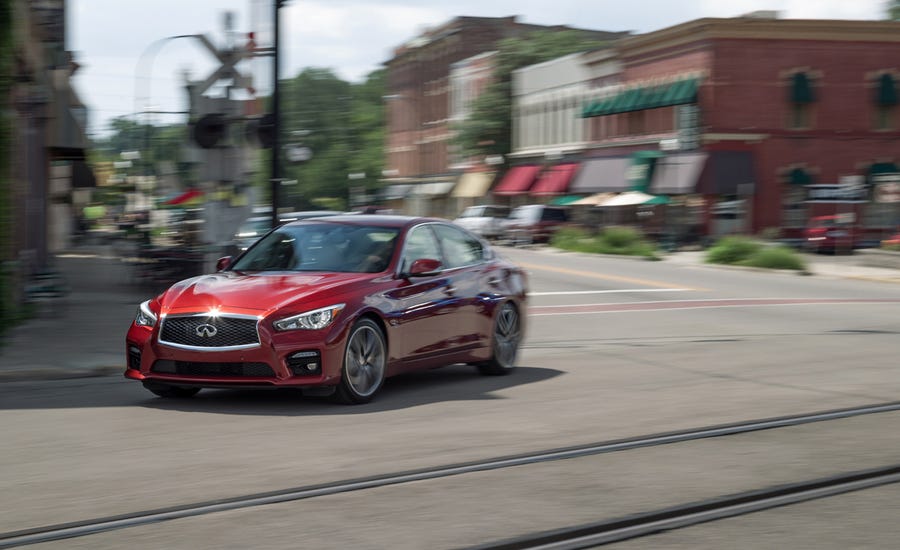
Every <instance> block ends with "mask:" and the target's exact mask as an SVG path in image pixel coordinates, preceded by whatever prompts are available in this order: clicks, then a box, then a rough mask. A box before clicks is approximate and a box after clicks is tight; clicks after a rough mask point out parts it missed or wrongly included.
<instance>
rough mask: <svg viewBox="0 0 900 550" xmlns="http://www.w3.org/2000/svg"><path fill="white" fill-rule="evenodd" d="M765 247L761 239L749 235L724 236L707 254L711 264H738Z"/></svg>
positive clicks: (707, 259) (708, 261) (707, 260)
mask: <svg viewBox="0 0 900 550" xmlns="http://www.w3.org/2000/svg"><path fill="white" fill-rule="evenodd" d="M762 247H763V245H762V243H760V242H759V241H756V240H753V239H750V238H748V237H724V238H722V239H719V241H717V242H716V244H714V245H713V247H712V248H710V249H709V252H707V254H706V262H707V263H711V264H736V263H739V262H742V261H744V260H747V259H748V258H750V257H751V256H753V255H754V254H756V253H757V252H758V251H759V250H760V249H761V248H762Z"/></svg>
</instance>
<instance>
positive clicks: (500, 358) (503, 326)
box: [478, 302, 522, 376]
mask: <svg viewBox="0 0 900 550" xmlns="http://www.w3.org/2000/svg"><path fill="white" fill-rule="evenodd" d="M521 343H522V319H521V317H520V316H519V310H518V309H517V308H516V306H515V304H513V303H512V302H506V303H504V304H503V305H502V306H500V311H499V312H498V313H497V318H496V319H495V320H494V332H493V335H492V336H491V348H492V356H491V358H490V359H489V360H487V361H486V362H484V363H481V364H479V365H478V370H479V372H481V374H488V375H494V376H496V375H503V374H509V373H510V372H512V370H513V369H514V368H516V358H517V357H518V355H519V345H520V344H521Z"/></svg>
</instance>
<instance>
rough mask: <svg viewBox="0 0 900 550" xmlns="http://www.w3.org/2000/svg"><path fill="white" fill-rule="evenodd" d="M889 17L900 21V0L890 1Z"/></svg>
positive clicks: (888, 4)
mask: <svg viewBox="0 0 900 550" xmlns="http://www.w3.org/2000/svg"><path fill="white" fill-rule="evenodd" d="M887 18H888V19H890V20H892V21H900V0H889V1H888V3H887Z"/></svg>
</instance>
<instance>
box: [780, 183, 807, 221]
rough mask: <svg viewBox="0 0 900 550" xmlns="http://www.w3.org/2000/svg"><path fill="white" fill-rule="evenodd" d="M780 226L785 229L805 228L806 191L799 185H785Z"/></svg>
mask: <svg viewBox="0 0 900 550" xmlns="http://www.w3.org/2000/svg"><path fill="white" fill-rule="evenodd" d="M782 197H783V200H782V209H781V225H782V227H785V228H798V227H805V226H806V219H807V213H806V202H805V201H806V189H805V188H804V187H803V186H800V185H794V184H786V185H785V186H784V192H783V193H782Z"/></svg>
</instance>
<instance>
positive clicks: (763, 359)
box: [0, 249, 900, 548]
mask: <svg viewBox="0 0 900 550" xmlns="http://www.w3.org/2000/svg"><path fill="white" fill-rule="evenodd" d="M503 252H504V253H505V254H506V255H508V256H509V257H511V258H512V259H514V260H516V261H518V262H520V263H521V264H523V265H525V266H526V267H527V268H528V270H529V273H530V280H531V286H532V291H533V293H534V295H533V297H532V302H531V310H530V319H529V321H530V322H529V333H528V339H527V342H526V345H525V347H524V349H523V350H522V354H521V360H520V368H519V369H517V371H516V372H515V373H514V374H513V375H511V376H508V377H502V378H485V377H480V376H478V375H477V374H475V373H474V371H473V369H471V368H469V367H465V366H453V367H448V368H445V369H440V370H435V371H429V372H425V373H420V374H416V375H411V376H405V377H402V378H398V379H393V380H391V381H389V382H388V384H387V385H386V386H385V388H384V391H383V393H382V394H380V395H379V398H378V399H377V400H376V402H374V403H372V404H370V405H367V406H361V407H341V406H336V405H332V404H330V403H329V402H327V401H323V400H317V399H304V398H301V397H299V396H298V395H296V394H295V393H292V392H236V391H225V390H222V391H204V392H201V393H200V394H199V395H198V396H197V397H196V398H194V399H192V400H188V401H177V402H170V401H165V400H161V399H157V398H154V397H153V396H152V395H151V394H149V393H147V392H145V391H144V390H143V389H142V388H141V387H140V385H139V384H135V383H131V382H129V381H126V380H124V379H120V378H118V377H115V378H95V379H79V380H63V381H47V382H10V383H5V384H0V440H2V441H3V446H2V449H3V450H2V451H0V472H3V475H2V476H0V533H9V532H12V531H20V530H24V529H30V528H37V527H41V526H46V525H50V524H59V523H64V522H72V521H81V520H87V519H92V518H98V517H104V516H110V515H116V514H124V513H131V512H137V511H143V510H150V509H155V508H162V507H168V506H175V505H180V504H185V503H196V502H203V501H210V500H214V499H224V498H230V497H235V496H240V495H250V494H257V493H261V492H266V491H277V490H283V489H287V488H294V487H305V486H310V485H314V484H321V483H329V482H334V481H337V480H344V479H351V478H360V477H365V476H374V475H380V474H386V473H391V472H399V471H406V470H412V469H418V468H426V467H433V466H441V465H447V464H455V463H460V462H466V461H473V460H479V459H485V458H491V457H497V456H504V455H511V454H516V453H525V452H530V451H536V450H542V449H553V448H559V447H565V446H570V445H576V444H583V443H590V442H600V441H608V440H614V439H618V438H625V437H633V436H639V435H644V434H652V433H659V432H665V431H671V430H680V429H688V428H695V427H700V426H708V425H712V424H722V423H726V422H736V421H741V420H748V419H756V418H766V417H773V416H779V415H787V414H798V413H806V412H812V411H818V410H825V409H833V408H840V407H851V406H856V405H863V404H869V403H877V402H888V401H895V400H898V399H900V398H898V396H900V376H898V367H897V364H898V362H897V360H896V357H897V355H898V352H900V338H898V337H897V334H898V331H900V323H898V321H897V319H900V285H891V284H882V283H873V282H865V281H852V280H842V279H828V278H819V277H800V276H796V275H788V274H781V273H760V272H755V271H741V270H722V269H711V268H706V267H696V266H679V265H672V264H670V263H667V262H644V261H637V260H626V259H607V258H596V257H584V256H581V255H575V254H561V253H551V252H547V251H532V250H519V249H504V251H503ZM897 419H898V414H897V413H884V414H878V415H868V416H865V417H858V418H853V419H846V420H841V421H829V422H824V423H817V424H811V425H807V426H799V427H794V428H784V429H778V430H772V431H767V432H759V433H752V434H745V435H741V436H730V437H726V438H717V439H714V440H702V441H695V442H686V443H679V444H674V445H666V446H659V447H648V448H642V449H634V450H629V451H624V452H620V453H610V454H604V455H598V456H592V457H584V458H578V459H570V460H565V461H553V462H547V463H541V464H533V465H527V466H517V467H515V468H502V469H497V470H491V471H486V472H477V473H469V474H463V475H458V476H452V477H446V478H441V479H435V480H424V481H416V482H414V483H406V484H399V485H394V486H390V487H382V488H376V489H366V490H360V491H352V492H347V493H343V494H338V495H331V496H323V497H316V498H310V499H304V500H299V501H294V502H288V503H281V504H270V505H266V506H255V507H248V508H242V509H238V510H231V511H225V512H217V513H211V514H205V515H200V516H196V517H190V518H183V519H177V520H172V521H165V522H157V523H154V524H150V525H143V526H138V527H132V528H127V529H119V530H113V531H109V532H105V533H100V534H94V535H90V536H86V537H83V538H77V539H68V540H62V541H57V542H49V543H44V544H40V545H37V546H36V547H46V548H122V547H129V548H249V547H253V548H303V547H316V548H347V547H357V548H455V547H465V546H469V545H475V544H479V543H486V542H490V541H493V540H499V539H503V538H507V537H512V536H516V535H521V534H525V533H527V532H531V531H538V530H544V529H554V528H560V527H565V526H568V525H574V524H578V523H582V522H586V521H596V520H600V519H604V518H611V517H619V516H622V515H625V514H630V513H636V512H640V511H646V510H651V509H657V508H660V507H663V506H669V505H674V504H678V503H683V502H688V501H694V500H697V499H702V498H712V497H716V496H720V495H725V494H731V493H734V492H738V491H747V490H753V489H759V488H764V487H769V486H771V485H773V484H779V483H788V482H791V481H803V480H806V479H811V478H815V477H817V476H821V475H829V474H835V473H840V472H846V471H853V470H858V469H860V468H865V467H876V466H885V465H890V464H892V462H893V461H897V458H898V457H900V453H898V451H900V443H897V441H898V440H897V438H896V437H895V433H896V422H897ZM896 494H897V493H896V487H893V486H889V487H886V488H883V489H878V490H874V489H873V490H868V491H863V492H860V493H853V494H849V495H845V496H842V497H836V498H833V499H828V500H827V501H816V502H811V503H807V504H804V505H797V506H791V507H785V508H781V509H776V510H771V511H768V512H763V513H759V514H754V515H752V516H742V517H740V518H733V519H730V520H727V522H729V523H727V525H726V522H724V521H723V522H715V523H712V524H708V525H705V526H698V527H693V528H688V529H683V530H679V531H674V532H671V533H667V534H664V535H659V536H658V537H653V538H648V539H644V540H643V541H640V540H639V541H631V542H628V543H622V544H620V546H621V547H635V548H637V547H655V548H668V547H672V548H681V547H684V548H688V547H691V548H715V547H719V548H721V547H723V546H732V547H741V548H756V547H760V548H764V547H771V548H775V547H791V548H797V547H810V548H812V547H816V548H846V547H852V546H857V547H866V548H878V547H882V544H887V543H889V542H892V541H893V540H895V539H896V535H897V531H896V525H895V523H896V522H883V523H880V522H878V521H876V519H877V518H878V517H880V516H879V514H881V516H883V515H885V514H886V513H887V512H886V511H885V510H884V503H886V502H892V501H891V497H892V496H896ZM894 500H895V499H894ZM860 506H867V507H871V508H872V514H871V516H870V515H864V514H861V512H860V508H859V507H860ZM817 510H824V512H823V513H826V514H827V517H831V518H837V519H834V521H833V522H832V524H831V525H834V524H835V522H837V521H839V519H840V518H844V519H845V520H847V522H848V523H849V524H852V525H855V526H857V527H858V528H859V529H858V531H857V532H856V534H854V530H853V529H848V530H846V531H844V532H843V533H842V536H841V537H835V536H831V535H830V534H829V530H827V529H824V530H821V531H816V530H815V528H816V526H817V525H818V524H819V523H820V522H821V518H820V516H818V515H817V512H816V511H817ZM853 518H857V519H853ZM810 529H813V530H812V531H810ZM801 532H802V536H801V535H800V534H799V533H801ZM0 536H2V535H0ZM792 537H793V538H792ZM854 537H855V538H854ZM726 538H727V539H726ZM0 540H2V539H0ZM723 540H728V542H729V544H724V545H723V543H722V541H723ZM854 540H856V541H861V543H860V544H853V541H854ZM848 541H849V542H848ZM642 542H643V543H644V544H646V545H642ZM792 543H793V544H792ZM629 545H630V546H629ZM883 547H885V548H889V547H892V546H890V545H886V546H883Z"/></svg>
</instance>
